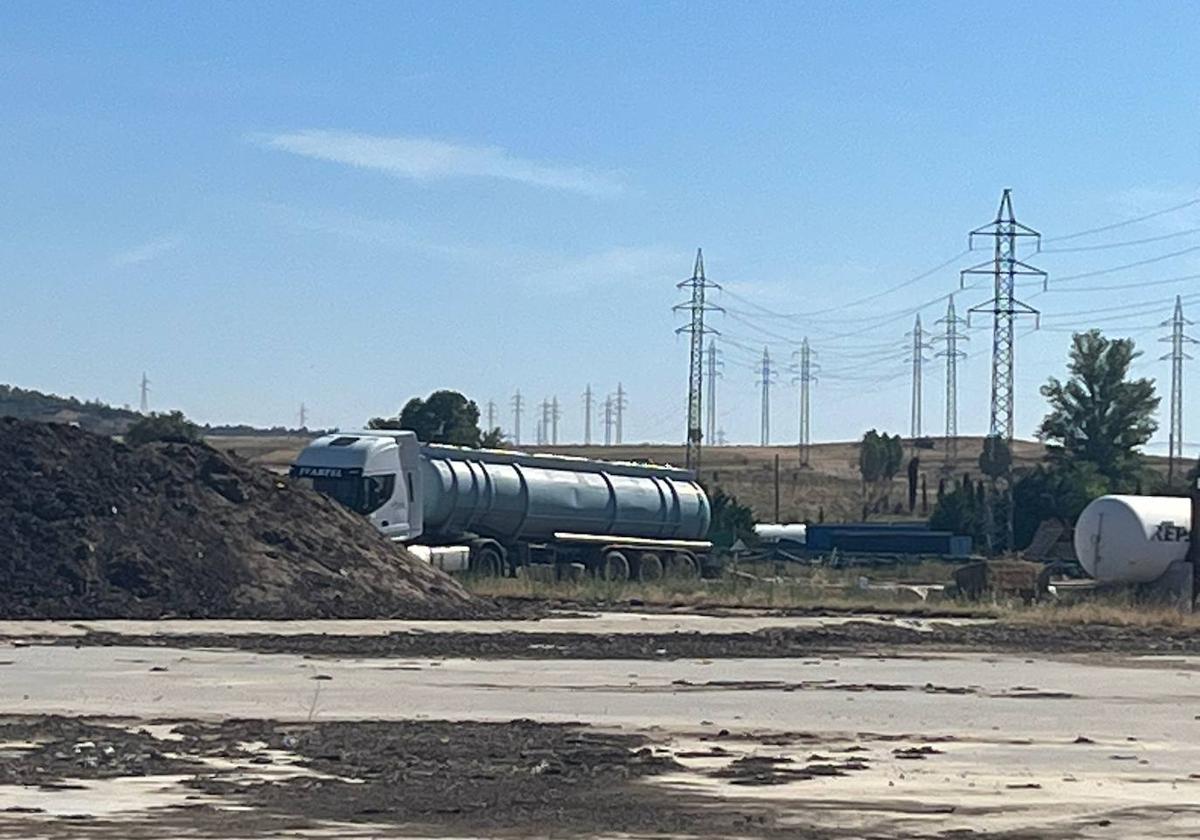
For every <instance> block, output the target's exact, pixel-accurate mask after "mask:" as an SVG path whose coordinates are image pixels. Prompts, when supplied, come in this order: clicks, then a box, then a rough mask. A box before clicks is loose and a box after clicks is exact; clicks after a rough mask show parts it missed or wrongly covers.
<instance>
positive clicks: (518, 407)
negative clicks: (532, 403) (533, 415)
mask: <svg viewBox="0 0 1200 840" xmlns="http://www.w3.org/2000/svg"><path fill="white" fill-rule="evenodd" d="M512 412H513V445H514V446H520V445H521V415H522V414H524V413H525V398H524V397H522V396H521V390H520V389H519V388H518V389H517V392H516V393H515V394H513V397H512Z"/></svg>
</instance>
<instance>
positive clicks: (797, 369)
mask: <svg viewBox="0 0 1200 840" xmlns="http://www.w3.org/2000/svg"><path fill="white" fill-rule="evenodd" d="M812 356H813V351H812V349H811V348H810V347H809V346H808V338H807V337H805V339H804V340H803V341H802V342H800V349H799V350H796V351H794V352H793V353H792V358H793V359H794V360H796V363H795V364H794V365H793V367H792V370H793V372H794V373H795V374H796V376H795V378H793V379H792V384H793V385H799V386H800V441H799V444H798V449H799V455H800V466H802V467H807V466H808V462H809V454H810V449H811V448H812V425H811V416H810V411H809V409H810V407H811V401H810V394H809V391H810V388H811V386H812V383H814V382H816V381H817V377H816V374H817V371H818V368H817V366H816V365H814V364H813V362H812Z"/></svg>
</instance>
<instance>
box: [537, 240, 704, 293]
mask: <svg viewBox="0 0 1200 840" xmlns="http://www.w3.org/2000/svg"><path fill="white" fill-rule="evenodd" d="M687 264H688V255H687V254H686V253H684V252H680V251H677V250H674V249H671V248H664V247H660V246H656V245H649V246H643V245H636V246H627V245H620V246H616V247H613V248H607V249H605V250H603V251H596V252H594V253H591V254H583V255H581V256H577V257H568V258H559V259H554V260H553V262H552V264H550V265H548V266H544V267H538V268H533V269H532V270H530V271H527V272H524V279H525V283H526V285H528V286H530V287H533V288H536V289H538V290H543V291H549V290H553V291H558V292H573V291H577V290H579V289H583V288H592V287H596V286H607V285H612V284H627V283H637V282H643V283H663V282H670V281H671V279H672V278H674V277H676V276H677V275H678V276H682V275H681V272H680V269H679V266H680V265H687Z"/></svg>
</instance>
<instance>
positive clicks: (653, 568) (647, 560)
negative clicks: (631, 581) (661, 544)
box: [637, 551, 663, 583]
mask: <svg viewBox="0 0 1200 840" xmlns="http://www.w3.org/2000/svg"><path fill="white" fill-rule="evenodd" d="M662 576H663V564H662V561H661V560H659V559H658V555H657V554H653V553H651V552H649V551H646V552H643V553H642V554H641V555H640V556H639V557H638V561H637V579H638V580H640V581H641V582H642V583H654V582H655V581H658V580H662Z"/></svg>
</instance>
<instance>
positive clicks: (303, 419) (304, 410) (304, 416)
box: [300, 403, 308, 429]
mask: <svg viewBox="0 0 1200 840" xmlns="http://www.w3.org/2000/svg"><path fill="white" fill-rule="evenodd" d="M300 428H301V429H307V428H308V407H307V406H305V405H304V403H300Z"/></svg>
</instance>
